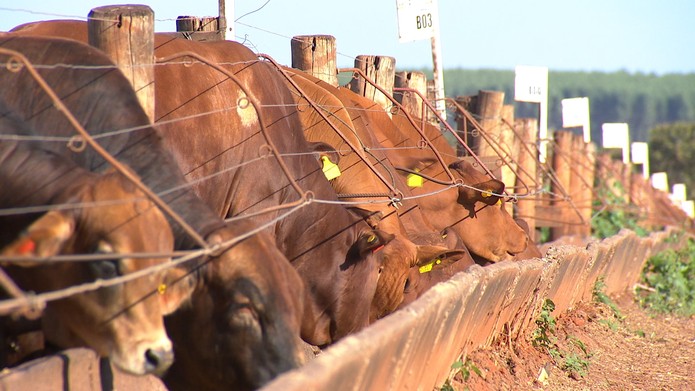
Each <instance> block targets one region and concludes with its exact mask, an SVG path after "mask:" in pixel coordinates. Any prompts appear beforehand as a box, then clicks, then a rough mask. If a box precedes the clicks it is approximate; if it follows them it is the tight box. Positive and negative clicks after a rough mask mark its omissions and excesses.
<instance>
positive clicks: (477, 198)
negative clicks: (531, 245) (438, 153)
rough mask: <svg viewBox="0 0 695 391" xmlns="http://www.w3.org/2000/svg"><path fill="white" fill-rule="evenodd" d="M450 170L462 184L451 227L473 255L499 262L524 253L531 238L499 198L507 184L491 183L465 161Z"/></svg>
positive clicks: (459, 162)
mask: <svg viewBox="0 0 695 391" xmlns="http://www.w3.org/2000/svg"><path fill="white" fill-rule="evenodd" d="M449 168H451V169H452V170H453V173H454V175H458V176H459V177H460V178H461V180H462V181H463V186H460V187H459V192H458V197H457V201H456V203H457V205H458V206H459V208H458V209H453V214H455V216H456V219H455V220H454V221H453V224H451V227H452V228H453V229H454V230H456V231H457V232H458V233H459V234H460V236H461V239H462V241H463V243H464V244H465V245H466V247H467V248H468V249H469V250H470V252H471V253H473V254H476V255H478V256H480V257H483V258H485V259H487V260H489V261H492V262H498V261H500V260H503V259H506V258H507V257H508V256H509V255H512V256H513V255H514V254H517V253H520V252H522V251H524V250H525V249H526V246H527V243H528V235H526V232H524V230H523V229H521V227H519V225H518V224H516V222H515V221H514V220H513V219H512V216H511V215H510V214H509V213H508V212H507V211H506V210H505V208H504V205H503V198H502V197H501V196H500V195H501V194H502V193H503V192H504V184H503V183H502V182H501V181H498V180H496V179H490V178H489V177H487V176H486V175H484V174H483V173H481V172H479V171H478V170H476V169H475V168H474V167H473V166H472V165H471V164H470V163H468V162H466V161H464V160H459V161H457V162H455V163H452V164H451V165H449Z"/></svg>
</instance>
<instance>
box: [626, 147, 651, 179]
mask: <svg viewBox="0 0 695 391" xmlns="http://www.w3.org/2000/svg"><path fill="white" fill-rule="evenodd" d="M630 149H631V153H632V162H633V163H635V164H641V165H642V177H644V178H645V179H646V178H649V144H647V143H642V142H634V143H632V147H631V148H630Z"/></svg>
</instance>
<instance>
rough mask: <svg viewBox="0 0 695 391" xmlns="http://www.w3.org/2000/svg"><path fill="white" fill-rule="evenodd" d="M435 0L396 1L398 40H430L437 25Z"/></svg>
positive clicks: (437, 15) (437, 17)
mask: <svg viewBox="0 0 695 391" xmlns="http://www.w3.org/2000/svg"><path fill="white" fill-rule="evenodd" d="M437 9H438V6H437V0H396V10H397V12H398V40H399V41H400V42H411V41H419V40H423V39H430V38H432V36H433V35H434V32H435V29H436V28H438V24H439V13H438V11H437Z"/></svg>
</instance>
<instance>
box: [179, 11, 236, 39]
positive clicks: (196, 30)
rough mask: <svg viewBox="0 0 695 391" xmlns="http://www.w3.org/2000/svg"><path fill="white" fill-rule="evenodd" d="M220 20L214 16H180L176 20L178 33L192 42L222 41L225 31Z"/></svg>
mask: <svg viewBox="0 0 695 391" xmlns="http://www.w3.org/2000/svg"><path fill="white" fill-rule="evenodd" d="M221 27H222V26H220V20H219V18H217V17H214V16H206V17H201V18H199V17H195V16H179V17H177V18H176V32H177V33H180V34H181V35H182V37H183V38H185V39H190V40H192V41H220V40H222V39H223V38H224V33H225V31H224V29H223V28H221Z"/></svg>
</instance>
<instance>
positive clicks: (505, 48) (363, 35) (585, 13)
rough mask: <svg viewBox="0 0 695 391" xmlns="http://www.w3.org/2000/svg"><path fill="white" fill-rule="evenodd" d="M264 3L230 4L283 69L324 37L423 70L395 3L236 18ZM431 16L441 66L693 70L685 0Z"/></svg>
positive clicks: (297, 8)
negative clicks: (296, 39) (295, 46)
mask: <svg viewBox="0 0 695 391" xmlns="http://www.w3.org/2000/svg"><path fill="white" fill-rule="evenodd" d="M266 1H267V0H237V1H236V4H234V7H235V18H240V20H238V22H237V23H236V24H235V27H236V32H235V33H236V35H237V40H238V41H244V42H245V43H246V44H247V45H248V46H249V47H251V48H252V49H253V50H255V51H258V52H263V53H266V54H269V55H271V56H272V57H274V58H275V59H276V60H277V61H279V62H280V63H282V64H290V63H291V59H290V38H291V37H292V36H295V35H307V34H329V35H333V36H335V37H336V42H337V49H338V53H339V54H338V66H339V67H349V66H352V65H353V61H354V60H353V59H354V57H355V56H357V55H361V54H370V55H386V56H392V57H394V58H396V66H397V68H398V69H412V68H422V67H431V64H432V58H431V51H430V42H429V41H417V42H412V43H399V42H398V30H397V18H396V0H349V1H340V2H328V1H325V0H301V1H289V0H270V1H269V2H268V3H267V4H265V6H264V7H262V8H261V9H260V10H258V11H256V12H254V13H251V14H248V15H246V16H242V15H244V14H246V13H248V12H250V11H253V10H256V9H258V8H260V7H261V6H263V4H264V3H266ZM123 3H126V2H117V1H84V0H81V1H77V0H62V1H53V0H51V1H48V0H22V1H21V2H19V1H18V2H11V1H9V0H2V1H1V2H0V31H7V30H9V29H11V28H12V27H14V26H16V25H18V24H21V23H26V22H31V21H37V20H46V19H64V18H81V19H86V16H87V14H88V13H89V10H90V9H92V8H94V7H98V6H102V5H108V4H123ZM132 3H138V4H147V5H149V6H150V7H151V8H152V9H153V10H154V12H155V19H156V21H157V23H156V27H155V29H156V30H157V31H173V30H174V29H175V23H174V20H175V19H176V17H177V16H179V15H193V16H212V15H216V14H217V0H193V1H190V0H187V1H183V0H143V1H140V2H137V1H134V2H132ZM298 4H299V5H298ZM328 4H331V5H328ZM334 4H335V5H334ZM23 10H28V11H34V12H36V13H29V12H25V11H23ZM439 12H440V20H441V23H440V24H441V45H442V57H443V58H442V62H443V66H444V68H445V69H449V68H455V67H462V68H469V69H476V68H493V69H508V70H513V69H514V67H515V66H516V65H540V66H547V67H548V68H549V69H550V70H551V71H553V70H555V71H567V70H572V71H575V70H577V71H606V72H611V71H618V70H625V71H628V72H631V73H634V72H642V73H657V74H665V73H694V72H695V50H693V48H695V25H694V24H693V20H695V1H691V0H670V1H663V2H659V1H656V0H583V1H563V0H554V1H553V0H497V1H495V0H486V1H472V0H439ZM51 14H57V15H51Z"/></svg>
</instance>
